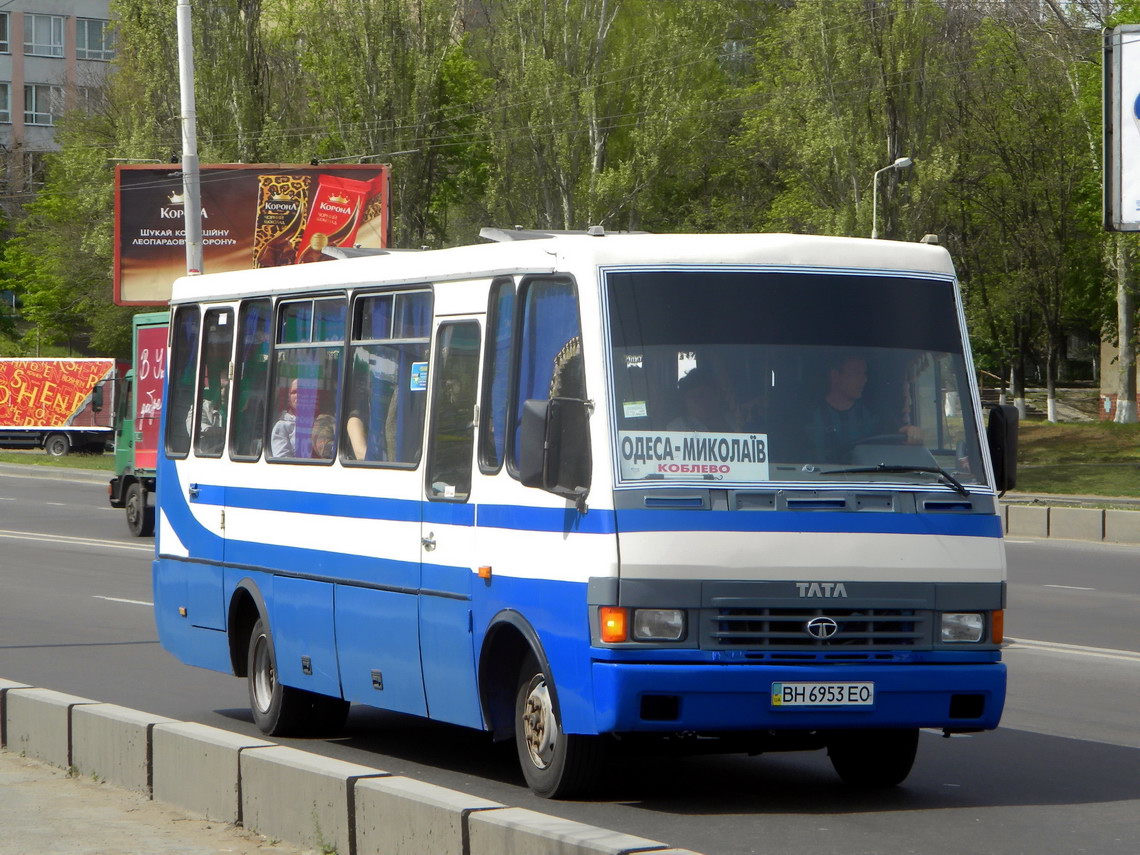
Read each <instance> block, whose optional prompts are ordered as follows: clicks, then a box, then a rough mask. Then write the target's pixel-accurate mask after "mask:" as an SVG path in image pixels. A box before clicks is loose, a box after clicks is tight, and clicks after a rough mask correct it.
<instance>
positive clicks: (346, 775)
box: [0, 679, 698, 855]
mask: <svg viewBox="0 0 1140 855" xmlns="http://www.w3.org/2000/svg"><path fill="white" fill-rule="evenodd" d="M0 747H6V748H8V749H9V750H14V751H22V752H24V753H26V754H27V755H28V756H30V757H33V758H36V759H38V760H43V761H46V762H48V763H50V764H52V765H55V766H60V767H62V768H64V769H68V770H69V771H73V772H77V773H81V774H83V775H85V776H86V775H93V776H95V777H97V778H102V779H104V780H105V781H106V782H107V783H108V784H110V785H112V786H117V787H119V788H122V789H129V790H135V791H136V792H140V793H143V794H145V795H147V796H148V797H149V798H151V799H152V800H154V801H160V802H164V803H166V804H169V805H173V806H174V807H177V808H181V809H182V810H185V811H186V812H187V813H190V814H196V815H199V816H204V817H206V818H207V819H211V820H215V821H222V822H229V823H233V824H235V825H242V826H244V827H245V828H246V829H249V830H250V831H255V832H257V833H259V834H263V835H266V836H269V837H274V838H279V839H282V840H287V841H289V842H290V843H292V844H294V845H299V846H308V847H317V848H319V849H321V850H322V851H326V850H328V848H329V847H333V848H335V851H337V852H339V853H341V855H381V853H383V855H401V853H409V855H410V853H417V855H418V853H421V852H432V853H435V855H514V853H517V855H633V853H641V852H653V853H655V855H698V854H697V853H694V852H691V851H689V850H680V849H671V848H669V847H668V846H667V845H666V844H664V843H658V842H657V841H654V840H646V839H644V838H640V837H635V836H632V835H629V834H623V833H620V832H616V831H609V830H608V829H604V828H598V827H596V826H592V825H585V824H583V823H580V822H572V821H570V820H565V819H560V818H557V817H553V816H549V815H547V814H543V813H538V812H536V811H532V810H525V809H523V808H517V807H509V806H507V805H502V804H499V803H498V802H492V801H488V800H486V799H482V798H479V797H477V796H472V795H470V794H468V793H462V792H458V791H456V790H449V789H446V788H444V787H438V786H435V785H433V784H427V783H423V782H420V781H415V780H413V779H411V778H404V777H398V776H392V775H391V774H390V773H388V772H385V771H382V770H380V769H373V768H371V767H369V766H361V765H358V764H356V763H348V762H345V761H342V760H335V759H331V758H328V757H323V756H321V755H317V754H310V753H308V752H305V751H299V750H297V749H295V748H290V747H287V746H282V745H276V744H274V743H272V742H269V741H266V740H264V739H257V738H255V737H248V736H243V735H241V734H237V733H232V732H230V731H228V730H221V729H219V728H215V727H209V726H207V725H203V724H195V723H193V722H181V721H175V720H173V719H168V718H165V717H163V716H156V715H150V714H148V713H143V712H139V711H137V710H132V709H128V708H126V707H121V706H117V705H115V704H104V703H100V702H98V701H93V700H89V699H87V698H80V697H76V696H75V695H67V694H64V693H62V692H54V691H51V690H49V689H40V688H35V687H32V686H28V685H26V684H24V683H17V682H14V681H10V680H4V679H0Z"/></svg>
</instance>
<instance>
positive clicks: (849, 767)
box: [827, 728, 918, 788]
mask: <svg viewBox="0 0 1140 855" xmlns="http://www.w3.org/2000/svg"><path fill="white" fill-rule="evenodd" d="M917 751H918V730H917V729H916V728H908V729H906V730H848V731H843V732H841V733H835V734H832V735H831V737H829V739H828V741H827V754H828V756H829V757H830V758H831V765H832V766H833V767H834V768H835V771H836V772H837V773H838V775H839V777H840V778H842V779H843V783H845V784H850V785H851V786H853V787H865V788H870V787H893V786H895V785H896V784H901V783H902V782H903V781H904V780H906V776H907V775H909V774H910V770H911V767H912V766H913V765H914V755H915V753H916V752H917Z"/></svg>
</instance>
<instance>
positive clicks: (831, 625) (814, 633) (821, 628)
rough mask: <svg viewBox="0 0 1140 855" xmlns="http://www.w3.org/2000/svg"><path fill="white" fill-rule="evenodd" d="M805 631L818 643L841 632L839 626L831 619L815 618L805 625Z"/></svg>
mask: <svg viewBox="0 0 1140 855" xmlns="http://www.w3.org/2000/svg"><path fill="white" fill-rule="evenodd" d="M804 629H806V630H807V634H808V635H810V636H811V637H812V638H814V639H816V640H817V641H826V640H827V639H829V638H831V637H832V636H833V635H835V633H837V632H839V624H837V623H836V622H835V621H834V620H832V619H831V618H829V617H815V618H812V619H811V620H809V621H808V622H807V623H805V624H804Z"/></svg>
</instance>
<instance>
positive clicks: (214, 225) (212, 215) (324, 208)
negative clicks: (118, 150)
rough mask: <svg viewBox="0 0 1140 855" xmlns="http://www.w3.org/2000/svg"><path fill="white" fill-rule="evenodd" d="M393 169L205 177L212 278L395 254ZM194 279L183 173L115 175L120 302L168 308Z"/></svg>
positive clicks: (297, 169) (266, 170) (133, 169)
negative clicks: (351, 250)
mask: <svg viewBox="0 0 1140 855" xmlns="http://www.w3.org/2000/svg"><path fill="white" fill-rule="evenodd" d="M388 179H389V173H388V167H387V166H384V165H337V166H328V167H324V166H289V165H283V164H272V165H269V164H245V163H241V164H218V165H211V166H203V167H201V177H200V186H201V193H202V258H203V265H202V266H203V268H204V272H206V273H220V272H223V271H227V270H244V269H248V268H251V267H276V266H279V265H283V264H304V263H307V262H311V261H325V260H330V259H329V256H326V255H322V253H321V250H322V249H323V248H324V247H325V246H349V247H351V246H361V247H368V248H372V249H382V248H384V247H385V246H387V245H388V230H389V217H388ZM185 273H186V242H185V230H184V228H183V204H182V171H181V169H180V168H179V166H178V164H171V165H170V166H152V165H147V166H118V167H116V169H115V302H116V303H118V304H119V305H120V306H153V305H163V304H165V303H167V302H168V301H169V300H170V288H171V285H172V284H173V282H174V280H175V279H177V278H178V277H179V276H182V275H184V274H185Z"/></svg>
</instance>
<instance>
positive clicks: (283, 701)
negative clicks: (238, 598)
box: [246, 618, 349, 736]
mask: <svg viewBox="0 0 1140 855" xmlns="http://www.w3.org/2000/svg"><path fill="white" fill-rule="evenodd" d="M246 673H247V674H248V677H247V680H248V685H249V708H250V711H251V712H252V713H253V721H254V724H256V725H257V727H258V729H260V730H261V732H262V733H264V734H267V735H268V736H317V735H322V736H326V735H332V734H334V733H336V732H337V731H338V730H340V729H341V728H342V727H343V726H344V722H345V720H346V719H347V718H348V707H349V703H348V701H345V700H342V699H341V698H333V697H330V696H328V695H319V694H317V693H316V692H307V691H305V690H304V689H296V688H293V687H292V686H285V685H282V684H281V683H280V682H278V680H277V654H276V652H275V651H274V649H273V639H272V637H271V636H270V635H269V629H268V627H267V626H266V623H265V620H264V619H263V618H258V619H257V623H255V624H254V626H253V632H251V633H250V636H249V655H248V659H247V669H246Z"/></svg>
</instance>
